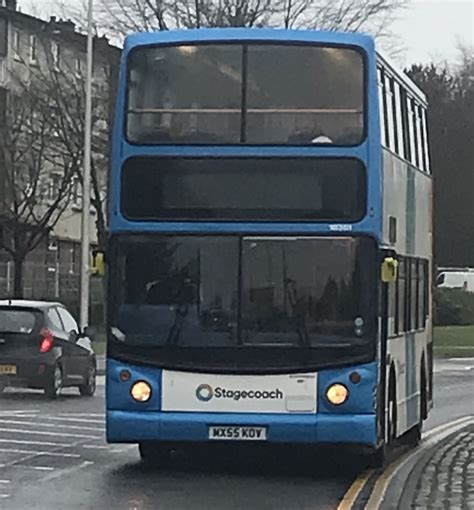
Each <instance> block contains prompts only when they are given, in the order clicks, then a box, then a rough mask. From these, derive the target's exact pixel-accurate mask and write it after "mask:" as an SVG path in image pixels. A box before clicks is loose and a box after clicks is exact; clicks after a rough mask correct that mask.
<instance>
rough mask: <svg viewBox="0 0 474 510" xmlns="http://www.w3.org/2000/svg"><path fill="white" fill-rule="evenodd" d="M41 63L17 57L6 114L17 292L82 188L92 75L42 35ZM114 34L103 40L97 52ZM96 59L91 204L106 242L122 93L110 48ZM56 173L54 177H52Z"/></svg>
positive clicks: (8, 220)
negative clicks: (113, 133)
mask: <svg viewBox="0 0 474 510" xmlns="http://www.w3.org/2000/svg"><path fill="white" fill-rule="evenodd" d="M41 44H42V53H41V55H42V62H41V65H38V66H30V65H29V63H28V62H26V61H24V60H23V61H22V60H21V58H20V59H19V60H20V61H19V62H17V65H16V67H15V69H14V70H13V71H12V72H11V75H10V78H11V79H10V82H11V84H12V92H11V93H10V97H9V101H8V107H7V109H6V113H5V114H4V116H3V117H4V118H3V119H0V126H2V127H1V129H0V170H2V169H3V173H4V174H5V179H4V181H5V183H6V185H5V189H4V190H3V194H4V200H3V202H4V203H5V205H4V207H3V209H0V227H1V230H2V231H3V235H2V236H0V248H4V249H5V250H6V251H7V253H9V255H10V257H11V258H12V260H13V263H14V267H15V277H14V292H15V295H16V296H20V295H21V293H22V291H21V289H22V269H23V264H24V261H25V258H26V256H27V255H28V253H30V252H31V251H33V250H34V249H35V248H36V247H37V246H39V244H40V243H41V242H42V241H44V239H45V238H46V237H47V236H48V235H49V233H50V232H51V231H52V230H53V229H54V228H55V226H56V225H57V224H58V222H59V220H60V219H61V217H62V216H63V214H64V212H65V211H66V210H67V209H71V205H72V203H71V202H72V201H71V199H72V197H73V194H74V195H76V199H77V198H78V194H79V193H78V192H79V191H80V189H81V188H82V169H83V157H84V154H83V147H84V119H85V115H84V111H85V77H84V76H83V71H82V70H83V69H84V68H85V66H78V64H77V61H78V59H77V58H68V56H70V55H68V54H64V55H63V58H62V59H61V62H60V63H59V62H57V61H55V59H54V57H53V54H52V51H51V46H50V44H49V42H48V40H47V38H46V39H44V40H43V39H41ZM101 47H103V48H105V47H107V48H108V44H107V41H101V40H96V54H97V55H98V54H99V53H100V49H101ZM112 54H113V56H114V57H115V58H117V57H118V55H119V51H118V50H117V51H116V52H111V54H110V55H109V54H107V55H105V56H103V58H97V59H96V65H95V73H94V80H93V108H92V111H93V115H92V128H93V129H92V161H91V165H92V167H91V183H92V189H91V206H92V208H93V210H94V212H95V221H96V229H97V239H98V244H99V246H100V247H101V248H104V247H105V243H106V238H107V233H106V216H105V197H106V184H107V174H108V165H109V153H110V124H111V118H112V107H111V102H112V101H113V98H114V96H115V93H114V92H115V91H114V83H115V77H114V76H113V73H114V67H113V62H112V61H111V58H110V57H111V55H112ZM51 175H53V176H54V177H53V178H51Z"/></svg>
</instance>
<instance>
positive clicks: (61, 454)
mask: <svg viewBox="0 0 474 510" xmlns="http://www.w3.org/2000/svg"><path fill="white" fill-rule="evenodd" d="M0 452H5V453H20V454H23V455H50V456H52V457H70V458H73V459H79V458H80V457H81V456H80V455H79V454H78V453H58V452H40V451H33V450H18V449H16V448H12V449H9V448H0Z"/></svg>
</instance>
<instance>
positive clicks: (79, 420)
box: [41, 416, 105, 428]
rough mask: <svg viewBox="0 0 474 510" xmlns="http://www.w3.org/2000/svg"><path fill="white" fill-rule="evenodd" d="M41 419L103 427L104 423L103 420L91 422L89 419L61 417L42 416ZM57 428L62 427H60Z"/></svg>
mask: <svg viewBox="0 0 474 510" xmlns="http://www.w3.org/2000/svg"><path fill="white" fill-rule="evenodd" d="M41 419H42V420H50V421H67V422H69V421H71V422H73V423H97V424H98V425H104V423H105V418H104V419H103V420H93V419H90V418H84V419H81V418H66V417H63V416H42V417H41ZM59 426H60V427H62V425H59ZM99 428H100V427H99Z"/></svg>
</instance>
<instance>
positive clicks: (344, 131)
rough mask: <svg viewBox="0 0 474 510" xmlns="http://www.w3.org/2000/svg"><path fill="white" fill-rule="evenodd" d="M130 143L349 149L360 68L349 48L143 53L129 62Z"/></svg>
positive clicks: (356, 124) (215, 47)
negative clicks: (327, 146)
mask: <svg viewBox="0 0 474 510" xmlns="http://www.w3.org/2000/svg"><path fill="white" fill-rule="evenodd" d="M126 136H127V139H128V141H129V142H131V143H134V144H242V143H243V144H276V145H313V144H321V143H322V144H325V143H326V144H334V145H341V146H350V145H357V144H359V143H361V142H362V140H363V137H364V59H363V56H362V53H361V52H359V51H357V50H356V49H352V48H349V47H324V46H314V45H301V44H299V45H295V44H273V43H272V44H263V43H261V44H255V43H252V44H241V43H239V44H236V43H228V44H224V43H218V44H201V45H188V46H161V47H145V48H140V49H136V50H134V51H133V52H132V53H131V55H130V57H129V62H128V105H127V120H126Z"/></svg>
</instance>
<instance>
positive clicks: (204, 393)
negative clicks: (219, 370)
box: [196, 384, 214, 402]
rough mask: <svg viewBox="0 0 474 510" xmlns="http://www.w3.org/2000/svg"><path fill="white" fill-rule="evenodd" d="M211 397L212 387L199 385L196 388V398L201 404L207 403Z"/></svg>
mask: <svg viewBox="0 0 474 510" xmlns="http://www.w3.org/2000/svg"><path fill="white" fill-rule="evenodd" d="M213 396H214V391H213V390H212V386H210V385H209V384H200V385H199V386H198V387H197V388H196V397H197V399H198V400H200V401H201V402H209V400H211V398H212V397H213Z"/></svg>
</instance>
